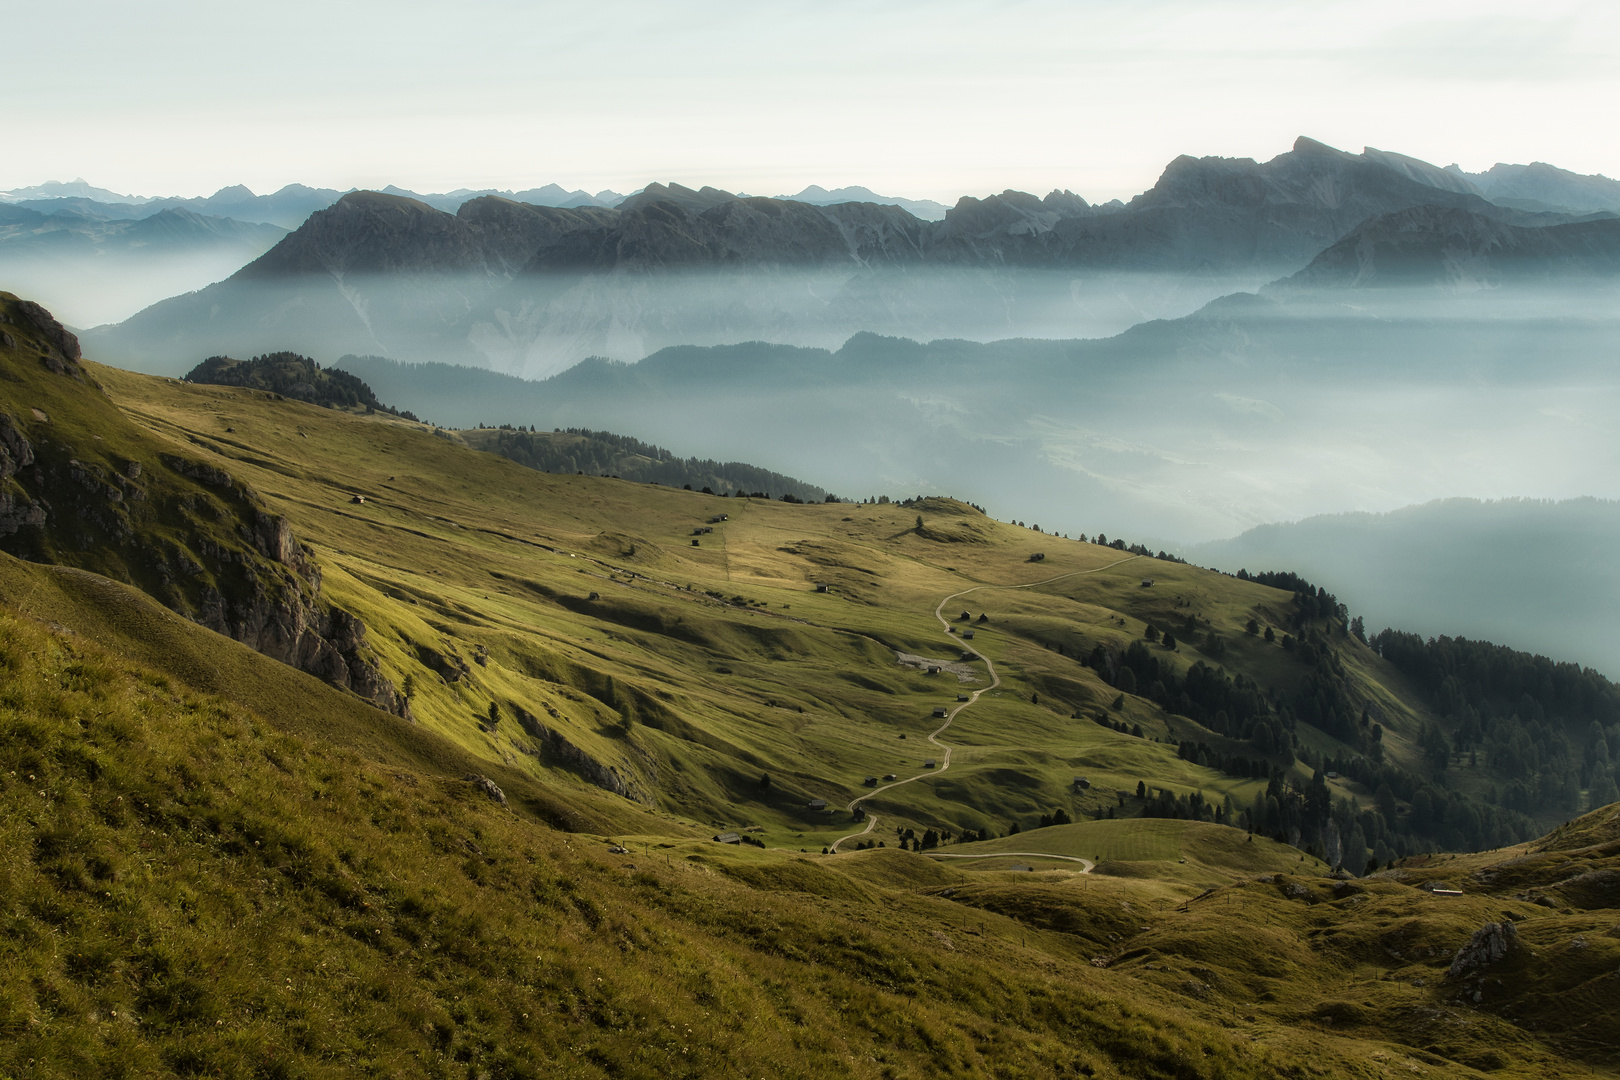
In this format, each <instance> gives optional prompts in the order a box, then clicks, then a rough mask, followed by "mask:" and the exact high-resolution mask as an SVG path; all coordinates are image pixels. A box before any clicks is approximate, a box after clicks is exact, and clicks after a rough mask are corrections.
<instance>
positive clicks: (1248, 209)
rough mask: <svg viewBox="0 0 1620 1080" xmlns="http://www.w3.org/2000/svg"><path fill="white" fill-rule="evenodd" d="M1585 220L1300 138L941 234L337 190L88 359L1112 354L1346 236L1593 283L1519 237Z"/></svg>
mask: <svg viewBox="0 0 1620 1080" xmlns="http://www.w3.org/2000/svg"><path fill="white" fill-rule="evenodd" d="M1403 213H1406V214H1408V215H1409V216H1408V217H1406V218H1401V219H1399V220H1395V219H1390V220H1389V221H1386V222H1385V223H1384V224H1383V225H1372V224H1368V223H1374V222H1378V221H1380V220H1383V219H1386V218H1388V216H1389V215H1400V214H1403ZM1414 215H1415V216H1414ZM1580 217H1581V215H1577V214H1571V213H1561V212H1551V211H1533V210H1526V209H1520V208H1516V207H1508V206H1500V205H1497V204H1496V203H1493V202H1491V201H1490V200H1488V199H1486V198H1485V197H1484V196H1483V195H1481V194H1479V192H1478V189H1477V186H1476V185H1475V184H1474V183H1473V181H1471V180H1470V179H1468V178H1467V177H1464V176H1460V175H1459V174H1457V173H1456V172H1454V171H1450V170H1446V169H1440V168H1437V167H1435V166H1433V165H1429V164H1427V163H1425V162H1422V161H1418V160H1417V159H1414V158H1410V157H1406V156H1404V155H1400V154H1394V153H1390V152H1386V151H1379V150H1374V149H1370V148H1369V149H1367V150H1365V151H1363V152H1362V153H1361V154H1350V153H1346V152H1343V151H1339V150H1336V149H1333V148H1332V147H1328V146H1325V145H1323V144H1322V143H1319V142H1316V141H1314V140H1311V139H1306V138H1301V139H1299V140H1298V141H1297V142H1296V143H1295V145H1294V147H1293V149H1292V150H1290V151H1289V152H1287V153H1285V154H1282V155H1279V156H1278V157H1276V158H1273V159H1272V160H1270V161H1267V162H1263V163H1262V162H1256V161H1254V160H1252V159H1246V158H1245V159H1229V158H1191V157H1181V158H1177V159H1176V160H1175V161H1173V162H1171V163H1170V165H1169V166H1168V167H1167V168H1166V169H1165V171H1164V173H1163V175H1162V176H1161V177H1160V178H1159V181H1158V182H1157V183H1156V184H1155V185H1154V186H1153V187H1152V188H1151V189H1150V190H1148V191H1146V192H1144V193H1143V194H1141V195H1139V196H1137V197H1136V198H1134V199H1132V200H1131V201H1130V202H1129V203H1127V204H1123V205H1122V204H1118V203H1112V204H1108V205H1104V206H1094V205H1092V204H1090V203H1088V202H1087V201H1086V200H1085V199H1083V198H1081V197H1080V196H1079V195H1076V194H1074V193H1073V192H1068V191H1054V192H1051V193H1050V194H1048V195H1046V196H1045V197H1036V196H1034V195H1030V194H1027V193H1023V192H1016V191H1005V192H1002V193H1001V194H999V195H991V196H988V197H985V198H982V199H981V198H971V197H967V198H963V199H961V200H960V201H959V202H958V203H957V204H956V205H955V206H954V207H952V208H951V209H950V211H949V212H948V213H946V215H945V217H944V218H943V219H942V220H940V221H925V220H923V219H921V218H919V217H917V216H915V215H913V214H911V213H909V212H907V211H906V210H905V209H903V208H901V207H899V206H897V205H893V204H879V203H872V202H841V203H831V204H828V205H815V204H813V203H809V202H804V201H800V200H798V199H772V198H764V197H742V196H736V195H733V194H731V193H729V192H725V191H721V190H719V189H716V188H712V187H705V188H701V189H696V190H694V189H691V188H687V187H683V186H681V185H679V184H653V185H649V186H648V187H647V188H645V189H644V190H642V191H641V192H638V193H637V194H635V195H633V196H631V197H629V198H627V199H625V200H624V201H622V202H621V203H619V205H618V206H617V207H616V208H606V207H599V206H576V207H549V206H538V205H534V204H530V203H523V202H519V201H516V200H512V199H505V198H502V197H499V196H492V195H486V196H481V197H479V198H475V199H471V200H469V201H467V202H465V203H463V204H462V205H461V206H460V207H459V208H458V209H457V211H456V212H455V213H454V214H451V213H448V212H446V211H443V210H439V209H436V208H434V207H432V206H430V205H428V204H427V203H425V202H423V201H421V200H417V199H412V198H408V197H405V196H403V195H390V194H387V193H379V192H351V193H350V194H348V195H345V196H343V197H342V198H341V199H340V200H338V202H337V203H336V204H334V205H333V206H331V207H330V208H328V209H326V210H322V211H319V212H317V213H315V214H313V215H312V216H311V217H310V218H309V220H308V221H306V222H305V223H304V224H303V225H302V226H300V227H299V229H298V230H297V231H296V232H294V233H293V234H292V235H290V236H288V237H287V238H286V239H285V240H284V241H282V242H281V243H280V244H278V245H277V246H276V247H275V248H274V249H273V250H271V251H270V252H268V253H266V254H265V255H264V256H263V257H261V258H260V259H258V260H256V261H255V262H254V263H252V264H250V265H249V266H247V267H244V268H243V269H242V270H241V271H239V272H238V273H237V274H235V275H234V276H233V277H231V278H230V279H228V280H226V281H224V282H221V283H219V284H217V285H214V286H210V287H209V288H208V289H205V290H203V291H202V292H201V293H199V294H197V295H196V296H190V297H178V298H175V299H172V300H169V301H165V302H163V303H161V304H158V305H155V306H154V307H153V308H151V309H149V310H147V311H144V312H142V313H140V314H139V315H138V316H136V317H135V318H132V319H130V320H129V321H127V322H126V323H124V324H122V325H120V326H118V327H115V328H109V329H107V330H106V331H104V332H102V333H100V334H98V335H95V339H94V345H95V347H96V348H97V349H98V350H99V355H102V356H104V357H106V358H108V359H112V360H115V361H117V362H121V363H126V364H131V365H134V366H138V367H145V368H148V369H153V370H167V369H168V368H169V367H177V368H181V369H183V368H184V367H188V366H189V364H190V363H194V362H195V361H196V359H199V358H200V357H202V356H206V355H209V354H213V353H238V354H239V353H251V352H254V351H263V350H265V349H268V348H290V349H294V350H297V351H302V352H307V353H311V354H317V355H326V356H331V355H334V354H338V353H342V352H352V353H370V354H383V355H390V356H394V357H396V358H398V359H404V360H410V361H429V360H439V361H447V362H453V363H463V364H472V365H476V366H486V367H490V368H493V369H496V370H500V371H506V372H510V373H513V374H519V375H524V376H527V377H539V376H543V375H546V374H549V373H552V372H555V371H559V370H562V369H564V368H566V367H567V366H569V365H570V364H572V363H575V362H577V361H578V360H580V359H583V358H584V357H586V356H590V355H607V356H612V357H615V358H618V359H624V360H635V359H639V358H640V357H642V356H645V355H647V354H649V353H650V352H653V351H656V350H657V349H658V348H661V347H664V346H668V345H676V344H700V345H707V344H726V343H732V342H740V341H748V340H754V339H762V340H771V341H778V342H783V343H787V344H796V345H811V346H820V347H835V346H836V345H838V344H839V343H841V342H842V341H843V340H845V339H846V338H847V337H849V336H850V335H851V334H853V333H857V332H861V331H872V332H880V333H888V334H900V335H905V336H913V337H922V338H929V337H944V336H950V337H964V338H970V339H978V340H990V339H997V338H1009V337H1093V336H1105V335H1108V334H1113V333H1117V332H1119V331H1120V330H1123V329H1125V328H1126V327H1128V326H1131V325H1133V324H1135V323H1138V322H1142V321H1145V320H1148V319H1152V318H1159V317H1176V316H1180V315H1185V314H1187V313H1189V312H1191V311H1193V310H1196V309H1197V308H1198V307H1199V306H1201V305H1202V304H1204V303H1207V302H1208V301H1209V300H1211V299H1213V298H1214V297H1216V296H1219V295H1222V294H1224V293H1229V292H1233V291H1238V290H1242V289H1253V288H1257V287H1258V286H1260V285H1261V284H1264V283H1265V282H1267V281H1270V280H1272V279H1275V278H1280V277H1286V276H1289V275H1293V274H1295V273H1296V272H1299V271H1301V270H1303V269H1305V268H1306V267H1307V266H1308V265H1310V264H1311V263H1312V260H1313V259H1315V258H1316V257H1317V256H1318V255H1319V254H1321V253H1324V252H1325V251H1326V250H1327V249H1330V248H1333V247H1334V245H1336V244H1339V243H1340V242H1341V241H1345V240H1346V239H1347V238H1348V237H1350V236H1351V235H1352V234H1356V231H1357V230H1358V229H1360V228H1382V229H1384V230H1386V231H1390V233H1391V237H1393V238H1394V239H1388V240H1384V241H1373V240H1369V239H1368V238H1369V237H1370V236H1372V234H1371V233H1360V234H1357V235H1358V240H1357V243H1358V244H1361V245H1362V246H1361V247H1359V248H1357V249H1356V250H1358V251H1363V252H1366V251H1371V252H1373V254H1374V256H1376V257H1377V258H1378V259H1379V260H1381V261H1383V262H1385V263H1387V264H1388V265H1389V266H1391V267H1393V265H1394V263H1393V262H1392V261H1391V260H1398V258H1399V257H1400V256H1397V255H1395V254H1388V255H1384V256H1378V253H1379V252H1393V251H1395V250H1396V249H1399V250H1400V251H1403V252H1408V253H1409V254H1411V253H1415V252H1416V251H1417V250H1418V249H1419V248H1422V247H1423V243H1429V244H1430V245H1431V246H1434V245H1438V246H1437V247H1435V250H1436V251H1439V252H1444V251H1452V250H1454V249H1456V250H1460V249H1457V248H1456V242H1455V235H1456V233H1457V230H1458V229H1460V228H1463V226H1462V225H1461V224H1459V223H1461V222H1464V221H1467V222H1470V223H1471V224H1470V225H1468V228H1471V229H1473V230H1474V231H1475V232H1478V233H1480V235H1481V236H1494V237H1497V238H1498V239H1499V240H1500V242H1498V241H1492V240H1481V241H1480V243H1481V244H1483V245H1484V246H1485V247H1486V248H1489V249H1490V250H1492V251H1499V252H1502V253H1505V252H1507V251H1509V250H1510V249H1511V251H1512V252H1516V253H1518V254H1517V255H1514V256H1512V257H1511V258H1510V257H1509V256H1507V255H1506V254H1502V255H1501V258H1504V259H1508V261H1509V262H1512V263H1513V265H1514V266H1516V267H1520V268H1521V269H1523V268H1528V267H1529V266H1530V265H1531V264H1532V263H1534V262H1535V261H1536V260H1537V259H1541V260H1543V261H1546V260H1548V259H1551V260H1553V261H1554V262H1558V261H1559V260H1562V261H1563V264H1567V265H1568V266H1569V267H1574V266H1575V265H1576V263H1577V262H1580V260H1575V261H1574V262H1572V261H1570V260H1569V259H1564V257H1563V256H1562V255H1559V254H1558V252H1561V251H1563V250H1564V249H1565V247H1567V246H1568V245H1569V244H1570V243H1579V244H1587V245H1589V246H1591V245H1595V247H1592V250H1591V251H1589V252H1588V253H1587V255H1585V256H1583V258H1584V259H1585V265H1589V266H1591V267H1600V266H1602V265H1606V264H1605V263H1604V259H1605V258H1606V256H1604V255H1602V254H1601V250H1602V249H1603V248H1604V245H1605V244H1608V243H1609V239H1608V237H1609V233H1607V232H1605V231H1604V230H1603V229H1602V228H1601V227H1599V226H1598V225H1597V224H1594V225H1593V226H1592V227H1590V228H1588V230H1587V232H1585V233H1580V234H1579V235H1580V237H1581V239H1580V240H1579V241H1575V240H1573V239H1571V238H1572V237H1574V236H1576V233H1569V232H1559V233H1548V234H1547V237H1546V238H1545V239H1544V242H1541V241H1537V242H1532V241H1531V240H1530V239H1528V238H1529V237H1531V236H1532V235H1533V234H1537V233H1539V232H1541V231H1544V230H1545V229H1546V228H1547V227H1550V226H1570V225H1571V224H1573V223H1577V222H1578V221H1579V220H1580ZM1513 230H1517V232H1514V231H1513ZM1510 234H1511V235H1512V236H1513V237H1515V239H1513V240H1511V242H1509V241H1507V240H1501V239H1500V238H1504V237H1508V236H1509V235H1510ZM1420 235H1421V236H1428V237H1430V240H1429V241H1424V242H1423V243H1420V242H1418V240H1417V239H1416V238H1417V237H1418V236H1420ZM1445 237H1453V239H1451V240H1448V239H1445ZM1368 244H1371V247H1368V246H1367V245H1368ZM1492 244H1496V247H1494V248H1493V247H1491V245H1492ZM1502 244H1506V245H1507V246H1506V247H1502V246H1501V245H1502ZM1392 245H1393V246H1392ZM1448 245H1449V246H1448ZM1412 257H1416V256H1415V254H1413V255H1412ZM1435 257H1437V258H1442V259H1443V256H1435ZM1351 258H1352V257H1351V255H1349V254H1345V253H1342V252H1341V253H1338V254H1336V255H1335V256H1334V258H1333V260H1329V261H1328V262H1327V263H1324V264H1322V265H1321V266H1320V267H1318V268H1317V269H1316V270H1315V271H1313V274H1315V277H1314V278H1313V280H1314V281H1315V282H1316V283H1317V284H1326V283H1328V282H1329V281H1330V280H1331V281H1333V282H1335V283H1337V284H1354V283H1358V282H1359V283H1362V284H1365V282H1366V281H1367V280H1370V278H1368V276H1367V274H1366V273H1365V272H1360V276H1359V277H1356V276H1354V275H1352V276H1351V278H1349V279H1345V280H1340V279H1344V278H1345V275H1344V274H1343V272H1342V270H1338V269H1334V268H1335V267H1342V266H1344V265H1348V264H1349V263H1348V262H1347V260H1351ZM1355 258H1356V259H1361V258H1362V256H1355ZM1515 259H1516V260H1517V261H1516V262H1514V260H1515ZM1334 260H1337V261H1336V262H1335V261H1334ZM1431 261H1432V260H1431ZM1356 265H1357V266H1358V267H1362V263H1361V262H1357V264H1356ZM1503 265H1504V266H1505V265H1506V263H1504V264H1503ZM1363 271H1364V267H1363ZM1515 272H1516V273H1517V272H1520V271H1515ZM1523 272H1529V271H1528V270H1523ZM1549 272H1550V271H1549ZM1390 273H1393V274H1394V278H1399V277H1400V273H1398V272H1395V271H1393V270H1391V271H1390ZM1408 276H1410V274H1409V273H1408ZM1388 277H1389V274H1386V278H1388ZM1482 280H1485V281H1489V280H1490V279H1489V276H1488V275H1487V277H1486V278H1484V279H1482Z"/></svg>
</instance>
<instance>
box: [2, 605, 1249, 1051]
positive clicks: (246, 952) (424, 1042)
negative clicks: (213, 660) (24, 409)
mask: <svg viewBox="0 0 1620 1080" xmlns="http://www.w3.org/2000/svg"><path fill="white" fill-rule="evenodd" d="M0 668H3V670H4V671H5V673H6V682H5V689H4V691H3V693H0V800H3V803H4V806H5V814H4V818H3V820H4V825H3V830H4V832H5V837H4V840H5V843H4V846H3V850H4V852H5V855H4V862H3V864H0V865H3V873H0V903H3V909H4V911H5V934H4V938H3V944H0V951H3V953H4V963H5V968H6V971H7V978H6V980H5V982H4V985H3V989H0V995H3V996H0V1029H3V1031H4V1032H5V1035H6V1038H5V1040H4V1041H3V1043H0V1063H3V1065H0V1067H3V1068H4V1069H5V1072H6V1074H7V1075H15V1076H83V1075H107V1076H141V1075H167V1074H173V1073H184V1074H195V1075H229V1076H259V1075H310V1076H318V1075H327V1074H330V1075H357V1074H360V1075H443V1076H461V1075H491V1076H528V1075H533V1076H540V1075H546V1076H553V1075H569V1076H574V1075H577V1076H596V1075H615V1076H619V1075H630V1076H642V1075H646V1076H652V1075H681V1076H714V1075H726V1076H731V1075H735V1076H755V1075H762V1074H764V1075H793V1076H816V1075H871V1076H886V1075H895V1076H899V1075H915V1076H934V1075H942V1074H945V1075H956V1074H960V1075H982V1074H984V1073H987V1072H997V1073H1003V1074H1006V1075H1030V1076H1035V1075H1061V1074H1069V1075H1114V1074H1116V1073H1118V1074H1120V1075H1143V1076H1155V1075H1209V1076H1216V1075H1228V1076H1230V1075H1256V1076H1260V1075H1270V1074H1271V1070H1273V1069H1274V1068H1276V1067H1278V1066H1277V1064H1276V1062H1275V1061H1274V1060H1272V1059H1271V1058H1270V1055H1268V1054H1267V1053H1265V1052H1264V1051H1262V1050H1259V1049H1257V1048H1254V1047H1250V1046H1245V1045H1242V1044H1241V1043H1240V1042H1239V1041H1236V1040H1233V1039H1232V1038H1231V1037H1230V1036H1229V1035H1228V1033H1226V1032H1225V1031H1223V1030H1222V1029H1221V1028H1220V1027H1219V1026H1216V1025H1212V1024H1210V1023H1208V1022H1206V1021H1202V1020H1199V1019H1198V1018H1197V1017H1195V1016H1193V1015H1191V1014H1190V1013H1187V1012H1185V1011H1184V1010H1181V1009H1179V1008H1173V1010H1172V1012H1173V1015H1171V1014H1164V1013H1162V1012H1160V1011H1159V1009H1158V1007H1157V1006H1155V1005H1152V1004H1150V1002H1149V1001H1148V999H1146V998H1143V999H1141V1000H1140V1001H1138V1002H1126V1001H1120V1000H1118V999H1117V996H1116V995H1115V994H1114V993H1113V992H1112V990H1111V987H1110V985H1109V984H1110V983H1111V982H1112V980H1110V979H1109V977H1108V976H1107V975H1106V974H1105V973H1101V972H1098V971H1096V970H1095V969H1093V968H1091V967H1090V966H1089V965H1088V964H1087V963H1086V962H1085V961H1084V960H1083V959H1081V960H1076V959H1075V955H1074V954H1075V952H1076V946H1075V945H1073V944H1072V943H1069V942H1068V941H1066V940H1065V939H1064V938H1063V937H1062V936H1061V935H1036V940H1035V942H1034V943H1032V944H1031V943H1028V941H1027V938H1028V935H1027V933H1026V932H1025V931H1022V930H1020V928H1019V927H1018V924H1017V923H1016V922H1014V921H1013V920H1011V919H1007V918H1004V917H992V916H987V915H979V914H975V915H972V916H968V915H965V914H964V912H965V911H966V910H967V909H964V908H959V907H958V906H956V905H953V904H951V903H950V902H949V901H948V900H943V899H939V898H936V897H933V896H930V895H928V894H927V891H928V888H931V887H933V886H936V885H937V883H938V882H939V881H940V880H942V878H941V876H940V873H941V872H940V871H938V870H937V869H936V868H933V867H930V866H927V865H926V862H925V860H923V859H922V858H921V857H920V856H916V855H905V854H902V853H900V852H894V853H892V856H898V857H899V858H900V859H901V860H902V861H903V862H906V863H915V864H919V865H917V866H916V867H915V868H907V869H897V870H891V869H888V868H886V867H885V866H884V865H883V863H882V862H881V861H877V862H873V861H871V860H868V864H867V865H863V866H861V867H860V871H861V873H859V874H858V875H850V874H846V873H844V872H843V870H842V866H841V865H840V864H839V862H838V860H819V859H818V860H809V859H801V858H786V859H784V858H782V857H780V856H778V855H773V854H768V853H757V854H756V856H755V857H754V858H752V859H750V858H746V857H737V858H732V857H731V856H732V855H733V854H734V853H733V852H730V851H725V852H723V853H722V855H721V856H716V854H715V853H714V847H713V845H710V847H709V848H708V849H705V850H704V853H701V854H700V853H699V852H698V851H695V850H691V849H690V845H684V844H680V843H676V842H671V841H670V840H668V839H661V840H656V841H651V842H649V843H647V844H637V845H635V847H636V848H637V850H635V851H633V852H632V853H629V854H618V855H615V854H612V853H611V852H609V850H608V849H607V847H606V846H605V845H604V844H603V843H602V842H600V841H598V840H596V839H593V838H590V837H587V836H583V835H577V834H576V835H569V834H564V833H559V832H556V831H554V830H552V829H550V828H547V827H545V826H543V825H539V824H536V823H535V822H533V821H531V820H527V819H525V818H524V817H523V816H522V815H520V814H517V813H514V812H513V811H512V810H511V809H509V808H506V807H502V806H499V805H497V804H496V803H494V802H493V801H491V800H490V799H488V798H487V797H486V796H485V795H484V794H483V793H482V792H481V791H480V790H479V789H478V788H476V787H475V786H474V785H472V784H470V783H466V782H460V781H455V780H449V779H444V778H435V777H431V776H427V775H423V774H420V773H415V772H410V771H406V770H403V769H400V768H396V767H386V766H379V765H377V764H375V763H372V762H369V761H367V760H366V759H365V758H363V757H361V756H359V755H357V754H354V753H352V752H349V751H344V750H341V749H338V748H334V747H332V746H330V745H327V744H324V743H323V742H322V741H321V740H319V739H316V738H313V737H303V736H297V735H292V734H288V733H285V732H282V731H280V730H278V729H277V728H275V727H274V726H273V725H271V724H269V723H268V722H266V721H265V720H263V719H262V718H260V717H258V716H257V715H255V714H253V713H251V712H249V711H247V710H244V709H242V708H240V707H238V706H235V705H233V704H232V703H230V702H228V701H226V700H224V699H221V698H218V697H213V696H209V695H200V694H196V693H194V692H192V691H190V690H189V689H187V688H185V687H184V686H183V685H181V684H179V683H177V682H176V681H175V680H173V679H171V678H170V677H168V676H166V675H164V674H162V673H160V672H157V671H155V670H153V669H149V668H144V667H138V666H135V665H132V664H130V663H129V662H127V661H123V660H121V659H118V658H115V657H113V656H112V655H110V654H108V653H105V652H104V651H102V650H101V649H99V648H98V647H96V646H94V645H92V644H90V643H89V642H86V641H84V640H82V639H81V638H80V637H79V636H78V635H74V634H69V633H66V632H64V631H61V630H57V631H52V630H51V629H49V628H48V627H45V626H42V625H39V624H37V623H35V622H34V621H32V620H30V619H27V618H25V617H22V616H20V615H17V614H15V613H6V614H4V615H3V616H0ZM873 854H874V855H878V854H881V853H875V852H874V853H873ZM918 874H921V875H923V878H924V880H926V881H927V882H928V886H926V887H925V888H924V889H923V890H919V889H918V888H917V887H916V875H918ZM953 879H954V878H952V877H946V878H944V879H943V880H953ZM1015 941H1016V942H1018V944H1016V945H1015V944H1014V942H1015ZM1009 947H1011V948H1018V949H1021V950H1025V951H1027V953H1028V955H1029V956H1030V958H1031V961H1032V963H1033V964H1034V965H1035V966H1034V967H1033V968H1032V969H1031V970H1030V971H1029V972H1026V973H1025V974H1013V973H1011V972H1007V971H1005V970H1003V968H1002V965H1001V963H1000V952H1001V950H1003V949H1005V948H1009Z"/></svg>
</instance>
